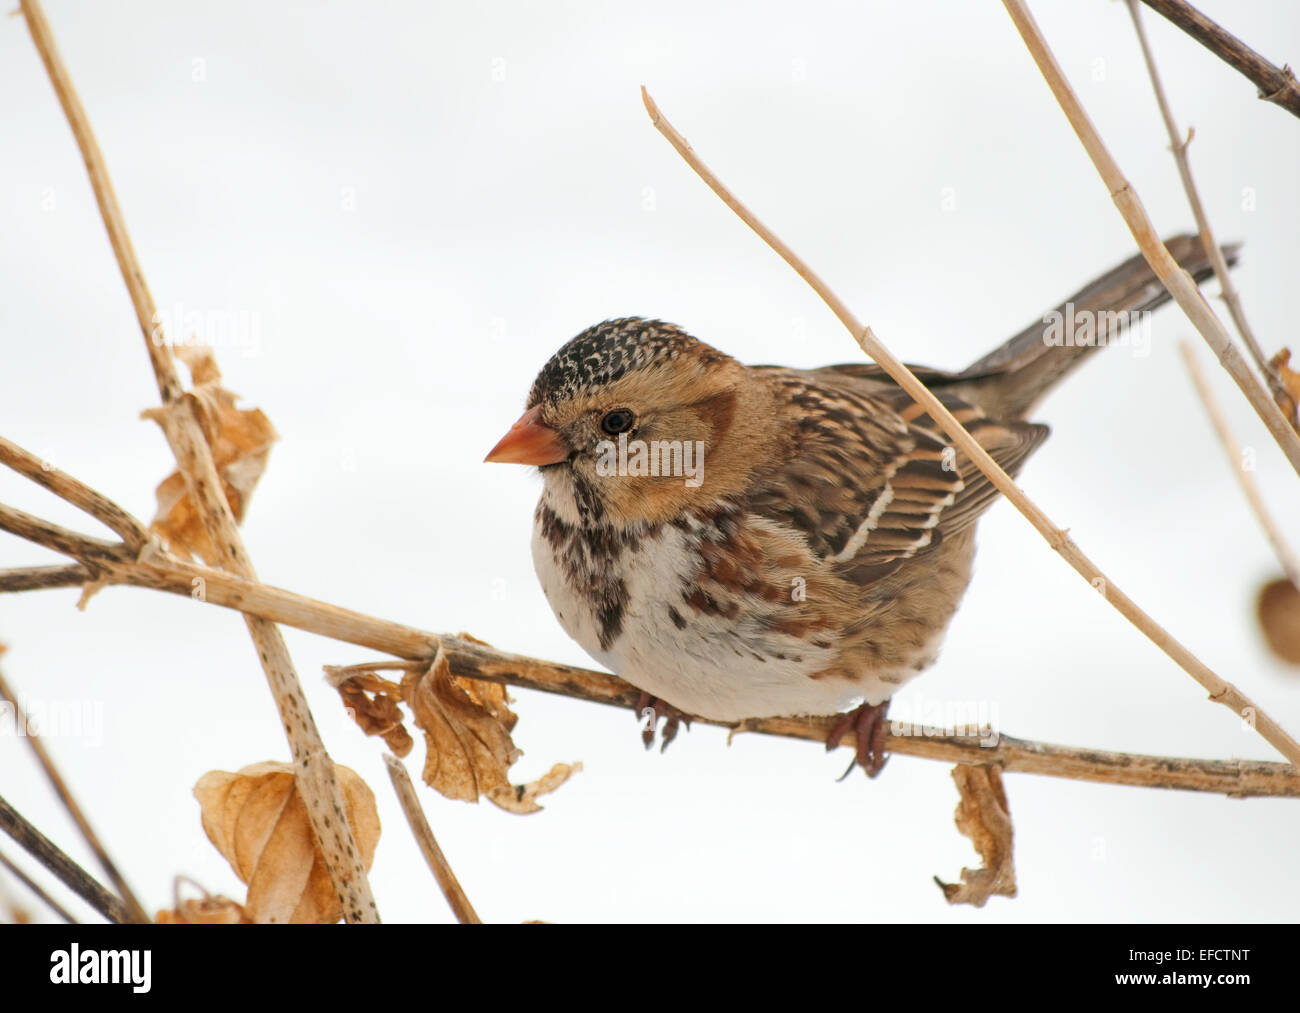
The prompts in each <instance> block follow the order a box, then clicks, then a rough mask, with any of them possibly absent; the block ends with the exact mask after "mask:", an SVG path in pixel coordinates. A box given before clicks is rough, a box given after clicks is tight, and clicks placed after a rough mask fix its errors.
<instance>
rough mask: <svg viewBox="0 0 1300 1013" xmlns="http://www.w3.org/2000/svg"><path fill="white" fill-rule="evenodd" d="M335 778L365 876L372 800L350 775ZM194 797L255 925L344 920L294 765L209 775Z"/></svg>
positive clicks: (375, 837)
mask: <svg viewBox="0 0 1300 1013" xmlns="http://www.w3.org/2000/svg"><path fill="white" fill-rule="evenodd" d="M334 771H335V775H336V776H337V778H338V782H339V787H340V789H341V790H342V792H343V801H344V810H345V812H344V815H345V817H346V819H347V821H348V825H349V826H350V827H351V828H352V833H353V836H354V837H355V838H356V842H357V847H358V848H359V849H360V851H361V860H362V864H364V865H365V867H366V868H367V869H369V868H370V865H371V863H372V862H373V861H374V857H375V845H376V844H377V843H378V841H379V829H380V828H379V813H378V811H377V810H376V808H375V796H374V793H373V792H371V790H370V788H369V787H368V786H367V785H366V783H365V782H364V781H363V780H362V779H361V778H360V777H359V776H358V775H357V774H356V773H355V772H354V771H352V770H349V769H348V768H347V767H343V766H339V765H337V764H336V765H335V767H334ZM194 797H195V798H197V799H198V800H199V806H200V809H201V811H202V816H203V829H204V831H205V832H206V833H207V835H208V839H209V840H211V841H212V843H213V844H214V845H216V848H217V850H218V851H220V852H221V854H222V855H223V856H225V859H226V861H228V862H229V863H230V865H231V868H233V869H234V870H235V875H237V876H238V877H239V878H240V879H241V880H242V881H243V882H245V883H247V884H248V898H247V900H246V901H245V903H244V909H245V911H247V913H248V916H249V917H250V918H251V919H252V920H253V921H254V922H257V923H259V924H264V923H269V922H273V923H283V922H292V923H295V924H309V923H310V924H320V923H332V922H336V921H338V920H339V919H340V918H342V917H343V907H342V904H341V903H340V901H339V898H338V894H337V893H336V892H335V890H334V887H333V885H332V884H331V883H330V878H329V872H328V870H327V869H326V868H325V862H324V860H323V858H322V857H321V854H320V851H319V849H318V848H317V847H316V839H315V837H314V836H313V834H312V830H311V823H310V821H309V820H308V818H307V806H306V804H305V803H304V802H303V800H302V798H301V796H300V795H299V794H298V791H297V789H296V787H295V786H294V779H293V767H292V766H291V765H289V764H287V763H255V764H253V765H252V766H248V767H244V768H243V769H242V770H240V771H239V772H238V773H233V774H232V773H229V772H227V771H223V770H214V771H209V772H208V773H207V774H204V775H203V777H201V778H200V779H199V782H198V784H196V785H195V786H194Z"/></svg>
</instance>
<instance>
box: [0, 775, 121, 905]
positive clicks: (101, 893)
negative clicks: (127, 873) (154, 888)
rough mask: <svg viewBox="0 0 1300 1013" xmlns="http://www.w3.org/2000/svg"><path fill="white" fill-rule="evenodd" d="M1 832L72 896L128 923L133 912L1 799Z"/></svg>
mask: <svg viewBox="0 0 1300 1013" xmlns="http://www.w3.org/2000/svg"><path fill="white" fill-rule="evenodd" d="M0 830H3V831H4V832H5V833H7V834H8V835H9V836H10V837H12V838H13V839H14V840H15V841H16V842H17V843H18V844H19V846H21V847H22V849H23V850H24V851H26V852H27V853H28V854H29V855H31V856H32V857H33V858H35V859H36V860H37V861H38V862H40V863H41V864H42V865H43V866H45V868H47V869H49V870H50V872H52V873H54V875H55V876H56V877H58V879H59V880H60V881H61V882H62V883H63V884H64V885H65V886H66V887H67V888H68V889H69V890H71V891H72V892H73V893H75V894H76V895H77V896H78V897H80V898H81V899H82V900H84V901H85V902H86V903H87V904H89V905H90V906H91V907H93V908H94V909H95V910H96V911H98V912H99V913H100V914H102V915H103V916H104V917H105V918H107V919H108V920H109V921H110V922H117V923H118V924H125V923H126V922H129V921H130V920H131V912H130V911H129V910H128V909H127V906H126V905H125V904H123V903H122V901H121V900H120V899H119V898H117V897H115V896H114V895H113V894H112V893H110V892H109V891H108V890H106V889H105V888H104V887H103V886H102V885H101V884H100V883H99V882H98V881H97V880H96V879H95V877H94V876H92V875H91V874H90V873H88V872H87V871H86V870H85V869H83V868H82V867H81V866H80V865H78V864H77V863H76V862H74V861H73V860H72V859H71V858H69V857H68V856H67V855H65V854H64V853H63V851H62V850H61V849H60V848H59V847H58V845H56V844H55V843H54V842H53V841H51V840H50V839H49V838H48V837H46V836H45V835H44V834H43V833H41V832H40V831H39V830H37V829H36V828H35V827H34V826H32V825H31V824H30V823H29V822H27V820H26V819H25V818H24V817H23V815H22V814H21V813H20V812H18V810H16V809H15V808H14V807H13V806H11V805H10V804H9V803H8V802H6V801H5V800H4V799H3V798H0Z"/></svg>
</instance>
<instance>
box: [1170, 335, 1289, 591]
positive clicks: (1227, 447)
mask: <svg viewBox="0 0 1300 1013" xmlns="http://www.w3.org/2000/svg"><path fill="white" fill-rule="evenodd" d="M1178 350H1179V351H1180V352H1182V353H1183V361H1184V362H1186V364H1187V372H1188V373H1190V374H1191V377H1192V383H1193V385H1194V386H1195V387H1196V393H1197V394H1198V395H1199V396H1200V398H1201V404H1203V405H1204V406H1205V413H1206V414H1207V415H1208V416H1209V417H1210V423H1211V424H1212V425H1213V426H1214V432H1215V435H1217V436H1218V438H1219V443H1221V444H1222V445H1223V450H1224V453H1226V454H1227V455H1228V467H1230V468H1231V469H1232V473H1233V474H1234V475H1235V476H1236V477H1237V482H1238V484H1239V485H1240V486H1241V491H1242V492H1243V493H1244V494H1245V496H1246V502H1248V503H1249V504H1250V508H1251V510H1253V511H1254V512H1255V519H1256V520H1258V521H1259V526H1260V527H1261V528H1263V529H1264V535H1265V536H1266V537H1267V538H1268V540H1269V543H1270V544H1271V545H1272V546H1273V551H1274V553H1276V554H1277V558H1278V562H1280V563H1281V564H1282V570H1283V572H1284V573H1285V574H1286V575H1287V578H1288V579H1289V580H1290V581H1291V583H1292V584H1294V585H1295V586H1296V587H1297V588H1300V559H1298V558H1297V557H1296V554H1295V553H1294V552H1293V551H1291V546H1290V545H1288V544H1287V541H1286V539H1285V538H1283V537H1282V532H1281V530H1279V528H1278V526H1277V523H1276V522H1275V521H1274V520H1273V517H1272V515H1271V514H1270V513H1269V512H1268V507H1267V506H1265V504H1264V496H1263V493H1261V492H1260V490H1259V483H1258V482H1256V481H1255V475H1254V473H1253V472H1251V471H1248V470H1247V469H1246V468H1244V467H1243V466H1242V456H1241V447H1240V446H1239V445H1238V443H1237V438H1236V437H1235V436H1233V435H1232V427H1231V426H1230V425H1229V424H1228V417H1227V416H1226V415H1224V414H1223V408H1222V407H1220V405H1219V402H1218V400H1217V399H1216V398H1215V396H1214V392H1213V391H1211V390H1210V384H1209V381H1208V380H1207V379H1206V377H1205V371H1204V370H1203V369H1201V364H1200V362H1199V361H1198V360H1197V358H1196V352H1195V351H1193V350H1192V346H1191V345H1190V344H1188V343H1187V342H1186V341H1180V342H1179V343H1178Z"/></svg>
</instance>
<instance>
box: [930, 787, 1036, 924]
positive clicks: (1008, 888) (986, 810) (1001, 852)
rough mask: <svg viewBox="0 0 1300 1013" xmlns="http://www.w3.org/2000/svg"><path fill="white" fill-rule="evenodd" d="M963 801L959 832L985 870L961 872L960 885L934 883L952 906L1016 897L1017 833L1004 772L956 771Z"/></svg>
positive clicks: (979, 905)
mask: <svg viewBox="0 0 1300 1013" xmlns="http://www.w3.org/2000/svg"><path fill="white" fill-rule="evenodd" d="M952 779H953V780H954V781H956V782H957V790H958V791H959V792H960V793H961V801H960V802H959V803H958V804H957V813H956V817H955V818H956V823H957V829H958V830H960V831H961V832H962V833H963V834H965V835H966V836H967V837H969V838H970V839H971V843H972V844H974V845H975V850H976V851H977V852H979V855H980V858H982V859H983V860H984V867H983V868H982V869H965V868H963V869H962V870H961V879H962V881H961V882H960V883H945V882H943V881H942V880H941V879H939V877H938V876H935V877H934V881H935V882H936V883H938V884H939V888H940V889H941V890H943V895H944V897H945V899H946V900H947V901H948V903H949V904H970V905H973V906H974V907H983V906H984V903H985V902H986V901H987V900H988V899H989V897H991V896H993V895H995V894H1000V895H1002V896H1004V897H1014V896H1015V895H1016V870H1015V863H1014V861H1013V854H1012V853H1013V838H1014V832H1013V829H1012V825H1011V810H1010V808H1009V807H1008V806H1007V793H1006V791H1005V789H1004V788H1003V787H1002V769H1001V768H1000V767H998V766H996V765H989V766H980V767H975V766H968V765H966V764H958V765H957V766H956V767H953V769H952Z"/></svg>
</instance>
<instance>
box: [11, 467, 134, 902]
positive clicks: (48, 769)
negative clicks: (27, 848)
mask: <svg viewBox="0 0 1300 1013" xmlns="http://www.w3.org/2000/svg"><path fill="white" fill-rule="evenodd" d="M78 484H79V483H78ZM124 516H129V515H124ZM0 698H3V699H5V700H8V701H9V704H10V706H11V707H13V709H14V712H13V718H14V721H15V722H17V725H18V727H19V728H20V729H22V736H23V738H24V739H26V741H27V745H28V746H29V747H31V750H32V753H33V754H34V755H35V756H36V760H37V762H38V763H40V765H41V768H42V769H43V770H44V771H45V776H46V777H47V778H48V779H49V782H50V786H51V787H52V788H53V789H54V792H55V794H57V795H58V796H59V799H60V801H62V802H63V806H64V808H66V809H67V810H68V814H69V815H70V816H71V817H72V821H73V822H74V823H76V824H77V829H78V830H80V831H81V836H82V837H83V838H84V839H85V841H86V843H87V844H88V845H90V850H91V851H93V852H94V853H95V857H96V858H97V859H99V864H100V867H101V868H102V869H103V870H104V872H105V873H106V874H107V875H108V878H109V880H111V881H112V883H113V886H114V887H116V888H117V893H118V896H119V897H121V898H122V900H123V902H125V904H126V908H127V910H128V911H129V912H130V913H131V920H132V921H134V922H138V923H141V924H145V923H148V922H149V921H150V918H149V916H148V915H147V914H145V911H144V908H143V907H141V906H140V901H139V900H138V899H137V898H136V896H135V893H134V892H133V891H132V890H131V887H130V886H129V885H128V884H127V882H126V877H125V876H123V875H122V873H121V871H120V870H119V869H118V867H117V863H115V862H114V861H113V860H112V859H111V858H110V857H109V855H108V851H107V849H105V847H104V845H103V844H102V843H101V842H100V840H99V835H98V834H96V833H95V831H94V828H93V827H91V825H90V821H89V820H88V819H86V814H85V813H84V812H83V811H82V809H81V806H80V805H78V804H77V800H76V799H75V798H74V797H73V795H72V792H71V791H70V790H69V789H68V784H67V782H66V781H64V780H63V775H61V774H60V773H59V768H58V767H56V766H55V765H54V760H53V758H52V757H51V756H50V754H49V751H48V750H47V749H46V748H45V743H43V742H42V741H41V738H40V736H39V735H37V734H36V732H35V731H33V730H32V728H31V727H29V725H28V723H27V715H26V714H24V713H23V708H22V704H20V703H19V702H18V697H17V695H16V694H15V693H14V691H13V690H12V689H10V688H9V683H8V682H6V681H5V677H4V673H3V672H0Z"/></svg>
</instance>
